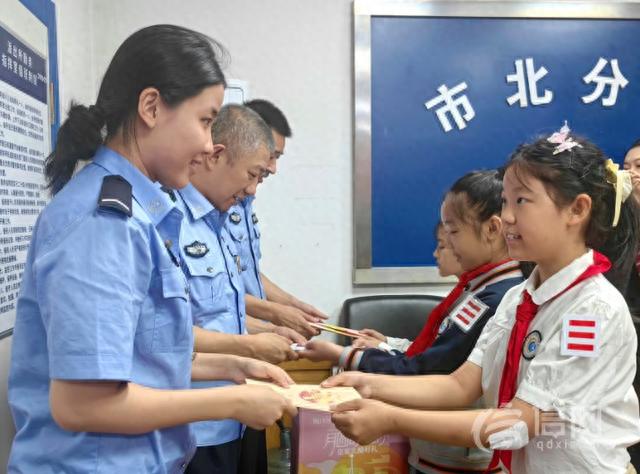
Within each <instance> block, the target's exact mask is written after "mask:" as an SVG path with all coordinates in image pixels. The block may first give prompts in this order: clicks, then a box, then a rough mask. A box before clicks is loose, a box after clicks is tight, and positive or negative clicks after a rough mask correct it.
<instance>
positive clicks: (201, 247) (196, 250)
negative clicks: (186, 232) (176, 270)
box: [184, 240, 209, 258]
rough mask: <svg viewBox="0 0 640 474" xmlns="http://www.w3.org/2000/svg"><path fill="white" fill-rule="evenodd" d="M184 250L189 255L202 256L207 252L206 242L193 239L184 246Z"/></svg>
mask: <svg viewBox="0 0 640 474" xmlns="http://www.w3.org/2000/svg"><path fill="white" fill-rule="evenodd" d="M184 251H185V252H187V255H188V256H189V257H193V258H202V257H204V256H205V255H206V254H207V253H208V252H209V247H207V244H204V243H202V242H198V241H197V240H194V241H193V242H192V243H190V244H189V245H185V246H184Z"/></svg>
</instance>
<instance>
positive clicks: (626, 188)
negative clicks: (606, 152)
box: [604, 158, 633, 227]
mask: <svg viewBox="0 0 640 474" xmlns="http://www.w3.org/2000/svg"><path fill="white" fill-rule="evenodd" d="M604 169H605V174H606V177H607V182H608V183H609V184H611V185H612V186H613V189H615V191H616V201H615V206H616V207H615V211H614V213H613V222H612V223H611V227H615V226H617V225H618V220H619V219H620V208H621V207H622V203H623V202H625V201H626V200H627V198H628V197H629V196H630V195H631V191H632V190H633V184H632V183H631V174H630V173H629V172H628V171H627V170H620V166H619V165H618V164H617V163H614V162H613V161H612V160H611V159H610V158H609V159H607V161H605V162H604Z"/></svg>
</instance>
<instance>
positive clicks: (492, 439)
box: [488, 420, 529, 450]
mask: <svg viewBox="0 0 640 474" xmlns="http://www.w3.org/2000/svg"><path fill="white" fill-rule="evenodd" d="M488 441H489V447H490V448H491V449H503V450H515V449H520V448H523V447H525V446H526V445H527V444H528V443H529V428H528V427H527V424H526V423H525V422H524V421H522V420H519V421H516V422H515V423H514V425H513V426H511V427H510V428H507V429H505V430H502V431H498V432H497V433H493V434H491V435H489V438H488Z"/></svg>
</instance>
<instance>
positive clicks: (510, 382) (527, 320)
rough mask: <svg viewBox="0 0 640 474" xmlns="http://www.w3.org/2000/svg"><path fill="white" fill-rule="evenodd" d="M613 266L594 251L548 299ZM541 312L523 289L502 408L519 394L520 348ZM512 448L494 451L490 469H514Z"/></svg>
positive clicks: (502, 381)
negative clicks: (575, 275) (580, 269)
mask: <svg viewBox="0 0 640 474" xmlns="http://www.w3.org/2000/svg"><path fill="white" fill-rule="evenodd" d="M610 268H611V262H610V261H609V259H608V258H607V257H605V256H604V255H602V254H601V253H598V252H596V251H594V252H593V263H592V264H591V265H589V266H588V267H587V269H586V270H585V271H584V272H582V274H580V276H578V278H576V279H575V280H574V281H573V283H571V284H570V285H569V286H567V287H566V288H565V289H564V290H562V291H560V292H559V293H558V294H556V295H555V296H553V297H552V298H551V299H549V300H548V301H547V303H548V302H550V301H553V300H554V299H555V298H557V297H558V296H560V295H561V294H563V293H565V292H566V291H569V290H570V289H571V288H573V287H574V286H576V285H577V284H578V283H580V282H582V281H584V280H586V279H587V278H590V277H592V276H595V275H599V274H600V273H604V272H606V271H608V270H609V269H610ZM537 312H538V305H537V304H535V303H534V302H533V300H532V299H531V295H530V294H529V292H528V291H527V290H524V291H523V292H522V302H521V303H520V304H519V305H518V308H517V309H516V322H515V324H514V325H513V328H512V329H511V335H510V336H509V346H508V348H507V357H506V359H505V361H504V368H503V369H502V378H501V379H500V390H499V392H498V408H502V407H504V406H505V405H507V404H508V403H510V402H511V401H512V400H513V397H515V395H516V389H517V386H516V384H517V380H518V370H519V368H520V348H521V347H522V344H523V343H524V339H525V337H526V335H527V331H528V330H529V325H530V324H531V321H532V320H533V318H534V317H535V315H536V313H537ZM512 453H513V451H511V450H501V449H496V450H495V451H494V452H493V457H492V458H491V462H490V463H489V467H488V468H487V471H489V470H491V469H495V468H497V467H498V465H499V462H502V464H503V466H504V468H506V469H507V471H508V472H511V454H512Z"/></svg>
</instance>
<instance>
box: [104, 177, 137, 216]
mask: <svg viewBox="0 0 640 474" xmlns="http://www.w3.org/2000/svg"><path fill="white" fill-rule="evenodd" d="M131 200H132V191H131V184H130V183H129V181H127V180H126V179H124V178H123V177H122V176H119V175H109V176H105V177H104V179H103V180H102V188H100V197H98V206H99V207H100V209H106V210H113V211H117V212H120V213H122V214H125V215H126V216H129V217H131V216H132V206H131Z"/></svg>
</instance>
